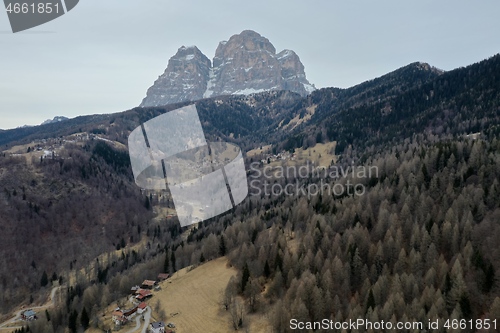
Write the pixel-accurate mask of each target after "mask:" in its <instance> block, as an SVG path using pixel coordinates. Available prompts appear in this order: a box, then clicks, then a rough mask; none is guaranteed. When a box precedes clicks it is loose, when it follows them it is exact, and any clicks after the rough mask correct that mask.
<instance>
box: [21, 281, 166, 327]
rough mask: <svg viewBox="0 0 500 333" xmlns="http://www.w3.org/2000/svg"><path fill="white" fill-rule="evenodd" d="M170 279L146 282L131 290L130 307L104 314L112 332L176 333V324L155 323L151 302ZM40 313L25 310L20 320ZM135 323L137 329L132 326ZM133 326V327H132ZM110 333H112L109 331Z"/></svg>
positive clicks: (126, 306)
mask: <svg viewBox="0 0 500 333" xmlns="http://www.w3.org/2000/svg"><path fill="white" fill-rule="evenodd" d="M169 277H170V275H169V274H167V273H160V274H158V276H157V278H156V280H144V281H143V282H142V283H141V284H140V285H135V286H132V287H131V288H130V295H129V297H128V305H124V306H122V307H116V308H114V309H113V310H112V311H110V313H107V314H103V316H106V317H110V318H105V319H107V320H111V323H112V324H113V329H112V331H123V332H128V331H127V330H126V329H128V328H129V327H132V329H131V331H136V330H137V331H138V330H139V328H141V326H142V327H143V329H142V331H141V332H145V333H175V330H174V329H175V324H174V323H172V322H169V323H165V322H163V321H161V320H160V321H153V320H152V316H151V308H150V305H149V302H150V300H151V298H153V296H154V292H155V291H160V290H161V288H162V284H163V283H164V282H165V281H166V280H168V278H169ZM38 315H39V314H38V313H37V312H36V311H35V309H27V310H23V311H22V312H21V313H20V316H19V320H21V321H25V322H29V321H33V320H37V319H38ZM134 322H135V328H134V326H133V325H132V324H134ZM131 325H132V326H131ZM16 332H29V328H27V329H24V328H22V329H21V330H17V331H16ZM108 332H111V330H110V331H108Z"/></svg>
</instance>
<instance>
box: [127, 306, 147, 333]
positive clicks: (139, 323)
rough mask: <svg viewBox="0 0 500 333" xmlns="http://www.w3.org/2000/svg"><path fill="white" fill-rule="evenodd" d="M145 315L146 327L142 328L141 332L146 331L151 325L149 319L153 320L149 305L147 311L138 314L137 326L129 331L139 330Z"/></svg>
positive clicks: (130, 332) (129, 332) (136, 318)
mask: <svg viewBox="0 0 500 333" xmlns="http://www.w3.org/2000/svg"><path fill="white" fill-rule="evenodd" d="M142 316H144V327H143V328H142V331H141V333H146V331H147V329H148V326H149V321H150V320H151V308H150V307H149V306H148V307H147V308H146V311H145V312H144V313H143V314H141V315H137V316H136V317H135V327H134V328H132V329H131V330H129V331H128V332H127V333H134V332H135V331H137V330H138V329H139V328H141V318H142Z"/></svg>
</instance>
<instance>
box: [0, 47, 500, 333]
mask: <svg viewBox="0 0 500 333" xmlns="http://www.w3.org/2000/svg"><path fill="white" fill-rule="evenodd" d="M498 87H500V55H496V56H494V57H491V58H490V59H487V60H484V61H482V62H480V63H477V64H473V65H471V66H468V67H465V68H459V69H456V70H453V71H449V72H442V71H439V70H437V69H435V68H433V67H431V66H429V65H427V64H422V63H414V64H410V65H408V66H406V67H403V68H401V69H398V70H396V71H394V72H392V73H389V74H387V75H385V76H382V77H380V78H377V79H374V80H371V81H369V82H365V83H362V84H360V85H358V86H355V87H352V88H349V89H339V88H327V89H321V90H318V91H315V92H313V93H312V94H311V95H309V96H307V97H304V98H302V97H300V96H299V95H296V94H293V93H290V92H266V93H261V94H257V95H250V96H227V97H220V98H213V99H205V100H201V101H198V102H197V108H198V111H199V115H200V119H201V121H202V126H203V127H204V129H205V132H206V133H207V139H208V140H210V141H217V140H222V141H228V142H233V143H235V144H237V145H238V146H240V147H241V148H242V149H243V150H244V151H249V150H251V149H255V148H258V147H262V146H265V145H272V153H271V154H277V153H280V152H293V151H294V149H298V148H301V149H309V148H311V149H313V148H314V147H315V145H316V144H318V143H327V142H333V141H335V142H336V148H335V151H334V152H333V153H334V154H335V155H336V159H335V160H332V162H331V163H330V165H329V166H328V168H335V167H343V168H347V167H349V166H359V167H366V168H368V167H376V169H377V170H378V172H377V174H376V176H373V177H369V178H367V177H365V178H356V177H352V175H347V176H346V177H341V178H340V179H336V178H335V177H330V176H327V177H320V176H318V175H317V174H314V173H310V174H308V175H307V177H301V178H300V179H299V178H297V177H296V178H293V177H276V178H275V179H272V180H271V182H272V183H273V184H279V185H280V186H282V187H284V186H286V185H287V184H295V183H297V182H298V183H299V184H300V185H301V186H306V187H307V186H309V185H311V184H321V182H323V183H322V184H325V183H326V184H329V185H331V186H333V185H334V184H337V183H339V184H345V183H346V182H347V181H350V182H351V183H352V184H361V185H362V186H363V188H364V189H365V191H364V193H363V194H362V195H354V194H348V193H342V194H338V195H337V194H331V193H323V194H321V195H303V194H300V193H299V194H297V195H283V194H282V195H273V194H271V195H264V194H261V195H251V196H249V197H247V199H245V201H244V202H243V203H242V204H240V205H238V206H237V207H236V208H235V209H233V210H232V211H230V212H227V213H226V214H224V215H222V216H218V217H215V218H213V219H211V220H208V221H204V222H202V223H199V224H198V225H196V226H195V227H194V228H191V229H189V230H188V229H182V228H181V227H180V226H179V224H178V221H177V220H176V219H175V218H168V219H167V218H166V217H165V216H162V215H158V214H157V213H155V212H157V210H155V208H158V207H164V208H167V207H169V208H173V203H172V200H171V198H170V196H169V193H167V192H162V193H154V192H147V191H143V190H141V189H140V188H138V187H137V186H136V185H135V184H134V179H133V175H132V171H131V167H130V160H129V156H128V153H127V150H126V144H127V137H128V134H129V133H130V131H131V130H133V129H134V128H135V127H136V126H137V125H138V124H140V123H142V122H144V121H145V120H148V119H151V118H153V117H155V116H157V115H159V114H162V113H164V112H168V111H170V110H173V109H175V108H177V107H179V106H183V105H186V103H184V104H178V105H171V106H168V107H159V108H144V109H142V108H136V109H132V110H129V111H125V112H122V113H117V114H113V115H105V116H92V117H79V118H76V119H73V120H68V121H65V122H62V123H58V124H51V125H47V126H39V127H34V128H30V129H17V130H10V131H2V132H0V143H1V144H2V150H3V152H2V154H1V155H0V190H1V193H0V228H1V230H2V232H1V233H0V255H1V256H2V258H4V259H3V261H2V262H3V265H2V267H1V268H0V313H2V314H3V315H7V314H8V313H10V312H11V311H12V310H14V309H16V308H18V307H19V306H20V305H21V304H25V305H27V306H29V304H37V302H42V301H43V300H44V299H46V298H47V295H48V294H49V293H50V291H51V288H52V286H55V285H60V286H62V287H61V289H62V290H61V293H60V297H59V299H58V300H57V306H56V307H55V308H53V309H51V310H50V311H47V313H46V314H42V315H41V318H39V320H37V321H35V322H32V323H30V327H29V329H30V330H31V331H32V332H48V333H51V332H67V331H69V332H80V331H82V330H83V329H86V328H88V327H99V328H102V323H101V322H100V320H101V319H100V318H101V316H102V311H103V309H104V308H105V307H107V306H108V305H109V304H111V303H112V302H113V301H114V300H116V299H118V298H120V297H123V296H125V295H127V294H128V293H129V292H130V286H132V285H134V284H135V283H137V282H136V281H141V280H143V279H146V278H148V277H150V276H151V275H153V276H156V275H157V274H158V273H161V272H167V273H174V272H175V271H177V270H179V269H182V268H184V267H187V266H189V265H199V264H203V262H206V261H210V260H213V259H215V258H218V257H221V256H226V257H227V258H228V260H229V262H230V263H231V265H232V266H233V267H235V268H237V270H238V275H237V276H236V277H235V278H233V279H231V281H230V283H229V284H228V286H227V288H226V289H225V290H224V291H223V292H222V293H221V299H220V302H221V306H223V308H224V309H225V311H228V312H230V313H231V318H232V326H231V327H232V328H233V329H234V330H241V331H245V329H246V328H248V323H247V322H246V321H247V320H248V317H247V316H245V315H244V314H246V313H248V314H250V313H263V314H264V313H265V314H266V315H267V318H268V320H269V324H270V325H271V326H272V327H273V329H274V331H275V332H291V331H293V330H292V329H291V328H290V320H291V319H296V320H298V321H302V322H311V321H321V320H323V319H331V320H333V321H336V322H342V321H349V320H350V319H351V320H356V319H358V318H366V319H368V320H370V321H372V322H380V321H382V320H383V321H384V322H392V323H396V322H423V323H427V322H428V321H429V320H432V321H434V320H436V319H439V320H440V321H441V323H442V324H441V327H440V329H439V330H434V332H476V331H477V332H482V331H484V332H486V331H489V332H493V331H495V330H494V329H493V328H490V329H489V330H485V329H484V327H483V328H479V327H477V326H474V328H470V327H468V328H460V327H458V328H456V329H455V328H449V329H446V328H444V327H443V324H444V322H445V321H446V320H458V321H460V320H463V319H465V320H470V319H473V320H474V322H475V320H476V319H480V318H481V319H491V320H494V319H497V328H496V331H500V322H499V320H500V285H499V275H500V243H499V242H500V183H499V178H500V90H499V88H498ZM311 110H314V112H312V113H311ZM307 114H309V115H310V117H308V120H307V121H303V122H300V123H299V124H298V125H296V126H288V127H285V126H284V125H286V124H288V123H290V122H293V121H294V119H297V117H298V119H301V118H304V117H305V115H307ZM311 114H312V115H311ZM77 133H87V134H85V135H86V136H85V138H86V139H85V141H82V142H78V141H77V140H74V141H75V142H70V141H71V140H69V138H70V137H71V138H73V137H74V135H76V134H77ZM49 143H50V144H51V145H53V146H57V147H60V146H64V149H59V150H58V153H57V154H55V153H54V154H52V156H50V155H49V156H47V157H45V158H41V159H39V158H36V159H34V158H29V157H27V156H24V155H23V154H12V153H11V152H10V150H9V149H11V148H12V147H14V146H20V145H23V147H27V148H23V149H29V150H30V151H31V150H32V149H34V150H36V149H38V148H37V147H38V145H44V144H45V145H47V144H49ZM266 158H267V156H266V155H264V154H261V155H257V156H247V157H246V161H245V162H246V164H247V170H250V165H251V164H252V163H254V162H258V164H259V168H264V167H265V166H266V164H267V163H266V162H262V160H265V159H266ZM280 163H282V165H285V164H286V161H282V162H280ZM248 175H249V180H251V179H257V176H255V175H254V174H252V173H251V172H249V173H248ZM254 177H255V178H254ZM260 180H263V179H260ZM259 184H261V185H262V184H263V182H259ZM141 241H144V242H145V244H146V246H139V247H137V246H135V247H134V245H136V244H138V243H139V242H141ZM141 244H142V243H141ZM103 254H105V255H103ZM56 283H57V284H56ZM242 300H243V301H242ZM2 321H3V320H2ZM481 329H482V330H481ZM23 331H25V329H23ZM295 331H301V330H295ZM302 331H303V332H312V331H317V332H322V331H326V330H321V329H318V330H307V329H305V330H302ZM338 331H339V332H350V330H338ZM368 331H370V330H368ZM373 331H376V330H373ZM382 331H383V330H382ZM389 331H390V330H387V332H389ZM401 331H402V332H421V331H425V330H419V329H407V330H401ZM429 331H430V330H429Z"/></svg>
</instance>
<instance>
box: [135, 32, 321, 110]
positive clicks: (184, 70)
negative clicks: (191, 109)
mask: <svg viewBox="0 0 500 333" xmlns="http://www.w3.org/2000/svg"><path fill="white" fill-rule="evenodd" d="M314 89H315V88H314V86H313V85H311V84H310V83H309V82H308V81H307V78H306V74H305V71H304V65H303V64H302V62H301V61H300V59H299V57H298V56H297V54H296V53H295V52H293V51H291V50H284V51H282V52H280V53H278V54H276V49H275V48H274V46H273V44H271V42H270V41H269V40H268V39H267V38H265V37H263V36H261V35H260V34H258V33H256V32H254V31H251V30H245V31H243V32H242V33H240V34H238V35H234V36H232V37H231V38H230V39H229V40H228V41H223V42H220V43H219V46H218V47H217V50H216V52H215V57H214V59H213V66H211V63H210V60H209V59H208V58H207V57H206V56H205V55H203V53H201V52H200V50H198V48H196V47H190V48H186V47H181V48H180V49H179V51H178V52H177V54H176V55H175V56H174V57H172V58H171V59H170V60H169V63H168V67H167V69H166V70H165V72H164V73H163V75H161V76H160V77H159V78H158V80H156V82H155V83H154V84H153V86H152V87H151V88H149V89H148V92H147V96H146V98H144V100H143V101H142V103H141V106H159V105H167V104H171V103H177V102H184V101H194V100H198V99H201V98H207V97H214V96H220V95H237V94H244V95H248V94H251V93H258V92H263V91H269V90H290V91H293V92H296V93H298V94H300V95H302V96H305V95H307V94H309V93H310V92H312V91H313V90H314Z"/></svg>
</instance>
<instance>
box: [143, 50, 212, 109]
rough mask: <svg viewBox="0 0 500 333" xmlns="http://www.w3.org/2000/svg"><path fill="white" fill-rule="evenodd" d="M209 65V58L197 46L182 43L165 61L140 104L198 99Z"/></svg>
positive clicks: (203, 91) (200, 95) (153, 104)
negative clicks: (162, 70) (163, 66)
mask: <svg viewBox="0 0 500 333" xmlns="http://www.w3.org/2000/svg"><path fill="white" fill-rule="evenodd" d="M210 68H211V62H210V59H208V58H207V57H206V56H205V55H204V54H203V53H201V51H200V50H199V49H198V48H197V47H196V46H190V47H185V46H182V47H181V48H179V50H177V53H176V54H175V55H174V56H173V57H172V58H170V60H169V61H168V66H167V69H166V70H165V72H164V73H163V74H162V75H160V76H159V77H158V79H157V80H156V81H155V83H154V84H153V85H152V86H151V87H150V88H149V89H148V92H147V95H146V97H145V98H144V99H143V100H142V103H141V106H159V105H167V104H172V103H177V102H184V101H194V100H197V99H200V98H201V97H202V96H203V94H204V93H205V91H206V90H207V83H208V80H209V72H210Z"/></svg>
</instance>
